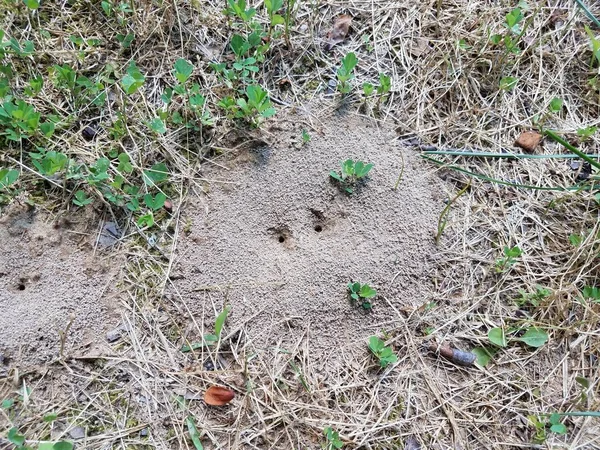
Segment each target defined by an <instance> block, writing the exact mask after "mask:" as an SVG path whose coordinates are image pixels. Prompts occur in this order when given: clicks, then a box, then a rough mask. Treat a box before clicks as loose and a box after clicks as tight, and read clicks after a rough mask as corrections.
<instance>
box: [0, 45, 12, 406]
mask: <svg viewBox="0 0 600 450" xmlns="http://www.w3.org/2000/svg"><path fill="white" fill-rule="evenodd" d="M0 38H1V36H0ZM14 404H15V401H14V400H13V399H12V398H5V399H4V400H2V403H0V408H2V409H10V408H12V406H13V405H14Z"/></svg>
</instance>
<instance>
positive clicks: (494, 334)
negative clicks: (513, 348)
mask: <svg viewBox="0 0 600 450" xmlns="http://www.w3.org/2000/svg"><path fill="white" fill-rule="evenodd" d="M488 339H489V340H490V342H491V343H492V344H496V345H497V346H499V347H506V336H505V334H504V330H503V329H502V328H492V329H491V330H490V331H488Z"/></svg>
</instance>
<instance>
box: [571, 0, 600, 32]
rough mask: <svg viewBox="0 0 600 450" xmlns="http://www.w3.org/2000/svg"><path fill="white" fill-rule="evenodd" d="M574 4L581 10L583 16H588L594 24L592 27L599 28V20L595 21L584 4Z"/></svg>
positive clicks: (576, 1) (578, 0) (577, 0)
mask: <svg viewBox="0 0 600 450" xmlns="http://www.w3.org/2000/svg"><path fill="white" fill-rule="evenodd" d="M575 3H577V5H578V6H579V7H580V8H581V9H582V10H583V12H584V13H585V15H586V16H588V17H589V18H590V20H591V21H592V22H594V25H596V26H597V27H598V28H600V20H598V19H596V16H594V15H593V14H592V12H591V11H590V10H589V9H588V8H587V6H585V3H583V2H582V1H581V0H575Z"/></svg>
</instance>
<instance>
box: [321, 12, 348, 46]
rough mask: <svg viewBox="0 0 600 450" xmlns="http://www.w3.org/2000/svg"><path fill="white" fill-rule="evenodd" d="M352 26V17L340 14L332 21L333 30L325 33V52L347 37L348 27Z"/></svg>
mask: <svg viewBox="0 0 600 450" xmlns="http://www.w3.org/2000/svg"><path fill="white" fill-rule="evenodd" d="M351 24H352V16H349V15H348V14H342V15H341V16H338V17H336V18H335V20H334V21H333V28H332V29H331V31H330V32H329V33H327V42H326V43H325V51H327V52H328V51H329V50H331V49H332V48H333V46H334V45H336V44H339V43H340V42H342V41H343V40H344V39H346V36H347V35H348V31H349V30H350V25H351Z"/></svg>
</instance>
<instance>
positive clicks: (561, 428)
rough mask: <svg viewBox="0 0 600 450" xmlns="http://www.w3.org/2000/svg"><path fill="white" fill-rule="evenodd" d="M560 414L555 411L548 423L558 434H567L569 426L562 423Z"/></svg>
mask: <svg viewBox="0 0 600 450" xmlns="http://www.w3.org/2000/svg"><path fill="white" fill-rule="evenodd" d="M560 420H561V419H560V414H557V413H554V414H551V415H550V417H548V423H547V425H549V426H550V431H552V432H553V433H556V434H567V427H566V426H565V425H564V424H563V423H561V421H560Z"/></svg>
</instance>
